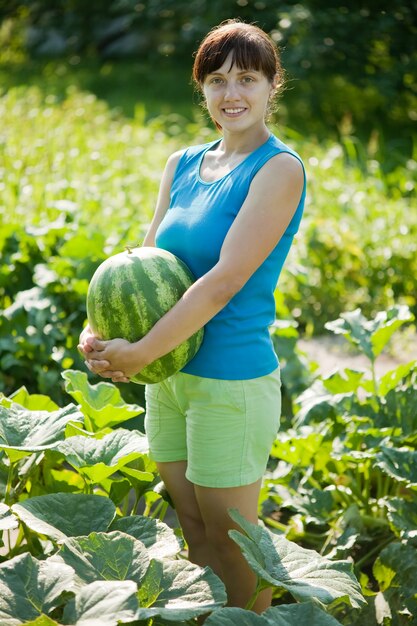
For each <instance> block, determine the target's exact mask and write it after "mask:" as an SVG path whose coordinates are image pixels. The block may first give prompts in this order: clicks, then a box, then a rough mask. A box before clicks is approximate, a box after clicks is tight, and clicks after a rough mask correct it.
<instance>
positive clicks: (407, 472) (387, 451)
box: [375, 446, 417, 488]
mask: <svg viewBox="0 0 417 626" xmlns="http://www.w3.org/2000/svg"><path fill="white" fill-rule="evenodd" d="M375 465H376V466H377V467H380V468H381V469H382V471H383V472H385V473H386V474H388V476H391V477H392V478H395V479H396V480H398V481H400V482H403V483H406V485H407V486H408V487H413V488H416V487H417V452H414V451H413V450H406V449H401V448H400V449H395V448H388V447H385V446H381V449H380V451H379V452H378V454H377V455H376V461H375Z"/></svg>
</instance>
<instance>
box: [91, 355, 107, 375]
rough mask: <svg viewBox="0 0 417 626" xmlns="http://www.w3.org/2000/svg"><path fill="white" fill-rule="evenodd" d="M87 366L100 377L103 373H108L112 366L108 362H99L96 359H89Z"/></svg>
mask: <svg viewBox="0 0 417 626" xmlns="http://www.w3.org/2000/svg"><path fill="white" fill-rule="evenodd" d="M85 364H86V366H87V367H88V369H89V370H90V372H93V373H94V374H100V375H103V372H105V371H108V370H107V368H108V367H109V366H110V363H109V362H108V361H97V360H95V359H88V361H86V362H85Z"/></svg>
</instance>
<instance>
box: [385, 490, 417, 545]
mask: <svg viewBox="0 0 417 626" xmlns="http://www.w3.org/2000/svg"><path fill="white" fill-rule="evenodd" d="M383 504H384V505H385V506H386V508H387V517H388V519H389V521H390V524H391V527H392V529H393V531H394V532H395V534H396V535H397V536H398V537H400V539H405V540H416V539H417V503H416V501H415V500H414V501H407V500H404V499H403V498H386V499H385V500H384V501H383Z"/></svg>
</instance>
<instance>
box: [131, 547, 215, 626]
mask: <svg viewBox="0 0 417 626" xmlns="http://www.w3.org/2000/svg"><path fill="white" fill-rule="evenodd" d="M226 600H227V597H226V591H225V588H224V585H223V583H222V581H221V580H220V578H218V577H217V576H216V575H215V574H213V572H212V571H211V569H209V568H208V567H205V568H204V569H203V568H201V567H199V566H198V565H193V564H192V563H189V562H188V561H171V560H157V559H155V560H152V561H151V564H150V566H149V569H148V571H147V573H146V576H145V578H144V580H143V581H142V583H141V586H140V589H139V604H140V607H141V608H139V610H138V612H137V615H136V617H137V619H149V618H150V617H153V616H157V615H159V616H161V617H162V618H164V619H167V620H169V621H171V620H179V621H180V620H188V619H192V618H193V617H197V616H198V615H203V614H204V613H208V612H210V611H213V610H215V609H217V608H219V607H220V606H222V605H223V604H225V603H226ZM142 607H143V608H142ZM145 607H148V608H145Z"/></svg>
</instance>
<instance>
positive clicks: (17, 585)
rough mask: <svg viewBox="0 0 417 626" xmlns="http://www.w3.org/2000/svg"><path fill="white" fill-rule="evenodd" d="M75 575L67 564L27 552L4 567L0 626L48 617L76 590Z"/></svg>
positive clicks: (0, 575) (0, 568) (0, 580)
mask: <svg viewBox="0 0 417 626" xmlns="http://www.w3.org/2000/svg"><path fill="white" fill-rule="evenodd" d="M73 576H74V572H73V570H72V568H71V567H68V566H67V565H65V564H63V563H51V562H49V561H38V560H36V559H35V558H33V557H32V555H30V554H28V553H25V554H20V555H19V556H16V557H14V558H13V559H10V560H9V561H6V562H5V563H2V564H1V565H0V624H1V625H2V626H15V625H16V626H17V625H18V624H22V623H24V622H26V621H28V620H33V619H35V618H37V617H39V616H40V615H42V614H43V613H45V614H48V613H49V612H50V611H52V610H53V609H54V608H56V607H57V606H59V605H60V604H61V596H62V594H63V593H65V592H68V591H71V590H72V589H73V586H74V583H73Z"/></svg>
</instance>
